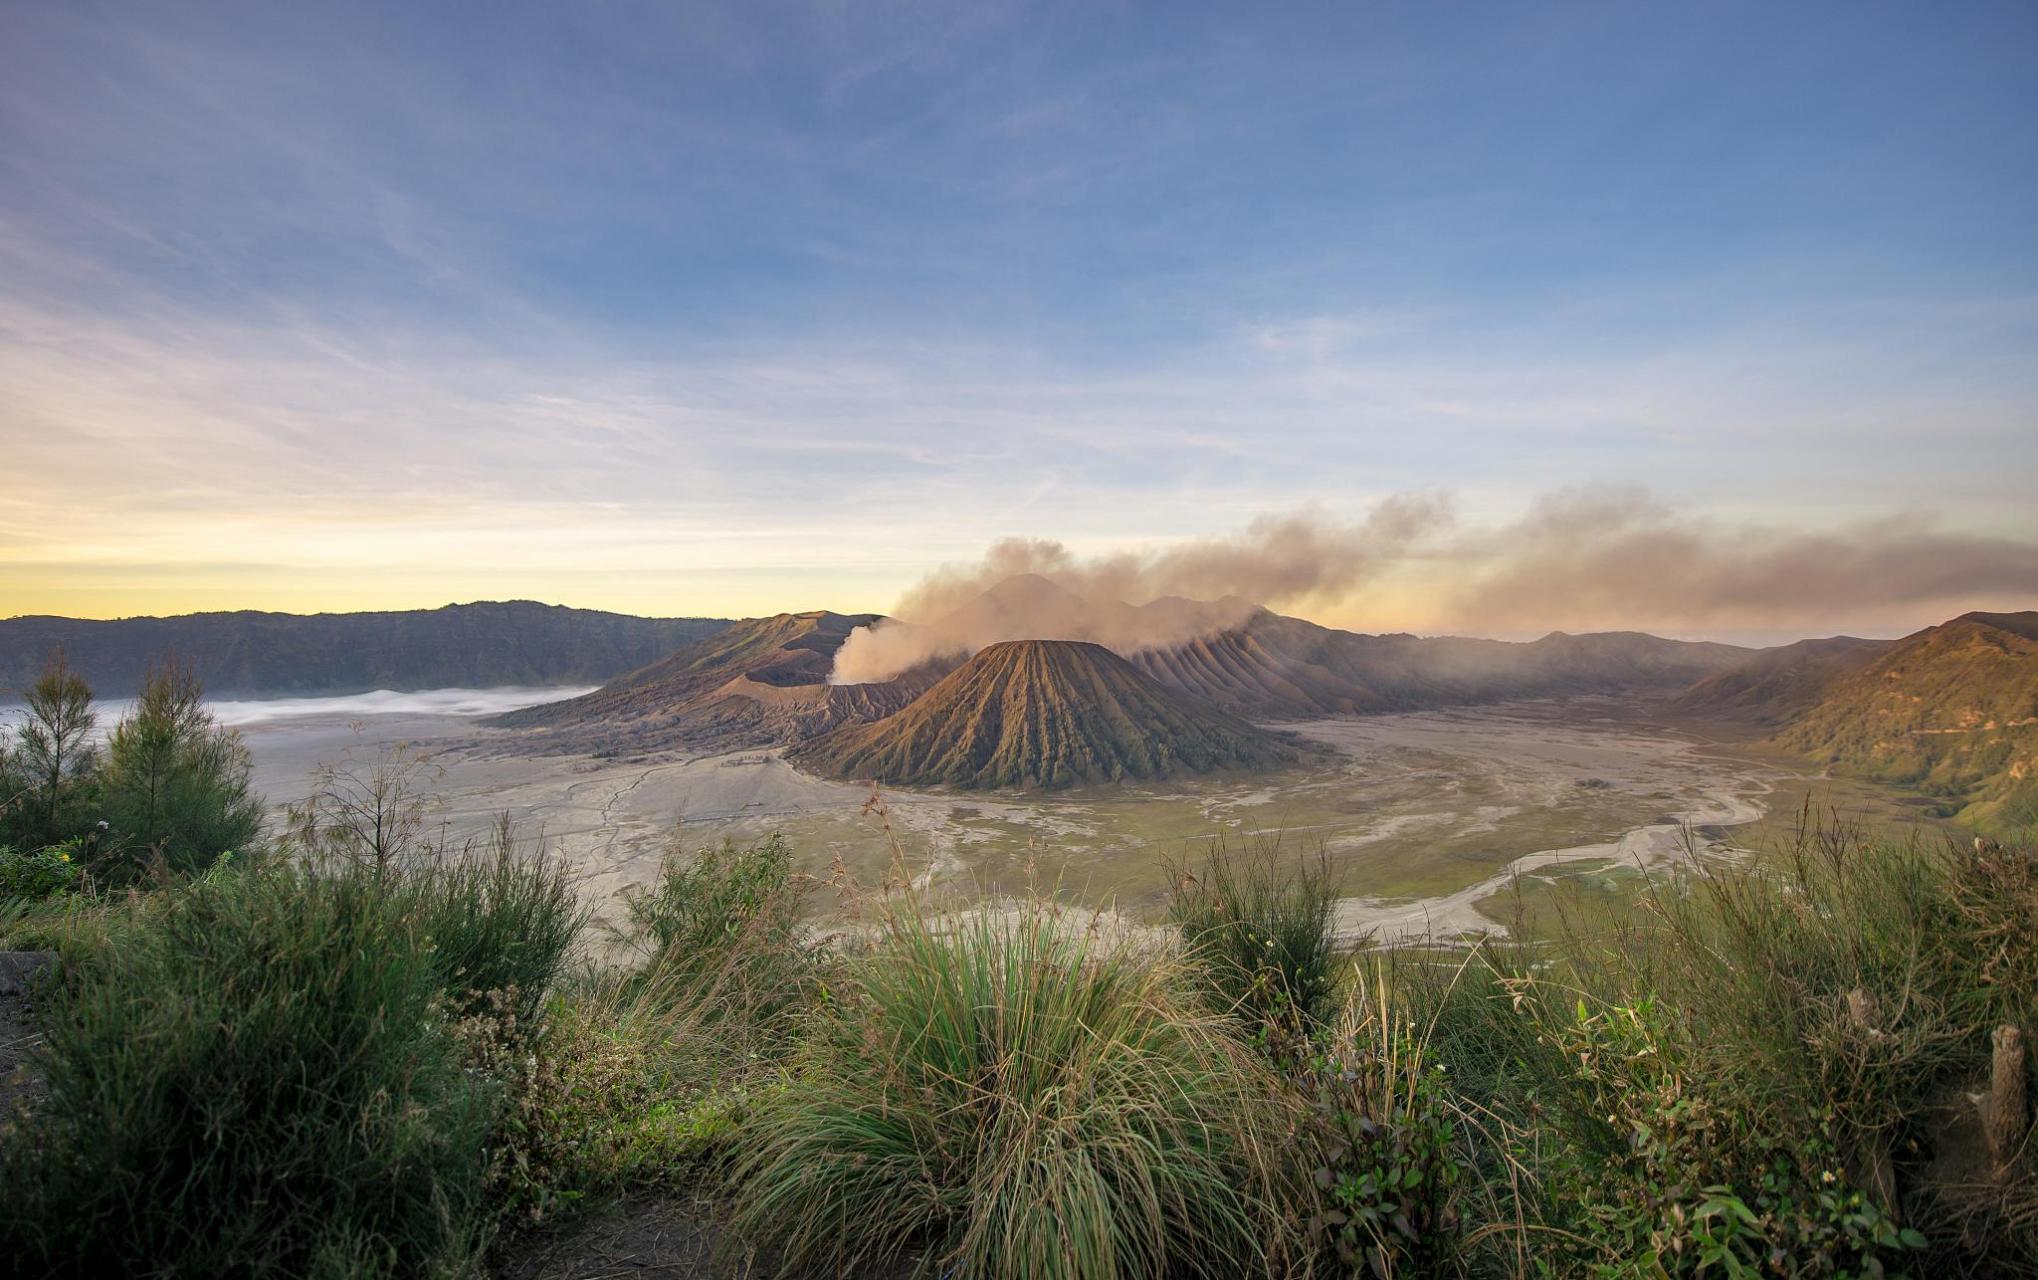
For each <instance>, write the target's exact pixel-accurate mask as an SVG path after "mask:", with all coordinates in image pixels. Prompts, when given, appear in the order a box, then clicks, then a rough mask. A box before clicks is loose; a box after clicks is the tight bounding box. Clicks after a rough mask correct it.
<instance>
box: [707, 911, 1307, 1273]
mask: <svg viewBox="0 0 2038 1280" xmlns="http://www.w3.org/2000/svg"><path fill="white" fill-rule="evenodd" d="M1168 976H1169V975H1168V970H1167V968H1166V966H1165V965H1162V964H1158V963H1156V957H1155V956H1153V955H1150V954H1143V953H1140V952H1138V951H1135V950H1133V949H1130V948H1129V946H1128V945H1126V944H1123V943H1116V942H1111V941H1107V940H1106V939H1104V938H1103V937H1101V936H1099V935H1098V934H1097V933H1096V932H1095V931H1094V930H1091V931H1083V930H1079V929H1077V928H1074V927H1072V926H1071V925H1070V924H1068V923H1066V922H1064V921H1062V920H1060V919H1058V918H1057V916H1056V913H1054V912H1053V911H1052V910H1051V909H1048V908H1044V907H1041V906H1037V905H1036V906H1032V907H1028V908H1026V909H1023V910H1021V911H1019V912H1018V913H1017V914H1016V915H999V914H996V913H993V912H989V911H985V912H979V913H974V914H970V915H967V916H965V917H962V918H960V919H956V920H951V921H943V922H939V923H937V922H935V921H933V920H930V919H927V918H925V917H923V916H922V915H920V914H918V913H917V912H912V911H908V912H904V913H901V914H898V915H896V916H894V917H893V918H892V919H891V920H890V921H889V922H888V925H887V927H886V930H885V933H884V936H883V937H882V938H881V939H880V940H879V941H878V942H876V943H875V945H874V946H873V947H872V948H871V949H870V950H869V951H867V952H864V953H861V954H858V955H854V956H851V957H849V958H847V959H846V960H845V962H844V964H843V967H842V970H841V972H840V973H839V974H838V975H837V979H838V981H833V982H831V984H830V986H829V988H828V996H827V999H826V1001H825V1003H824V1005H823V1008H822V1010H821V1012H820V1013H819V1015H818V1016H817V1020H816V1023H815V1025H814V1026H813V1027H812V1028H811V1038H810V1039H809V1040H808V1041H807V1043H806V1044H805V1046H804V1047H803V1048H802V1050H801V1051H800V1053H799V1055H798V1057H797V1059H796V1062H795V1069H794V1070H793V1072H792V1073H791V1075H790V1077H789V1079H788V1081H787V1084H786V1086H785V1088H784V1089H782V1090H780V1091H778V1092H776V1093H774V1094H771V1095H769V1096H768V1097H766V1098H763V1099H761V1100H760V1101H759V1102H758V1104H757V1109H756V1113H755V1115H754V1116H753V1118H752V1121H751V1124H750V1127H749V1132H748V1134H747V1136H746V1137H745V1139H744V1143H743V1145H744V1148H745V1150H746V1151H747V1152H748V1153H749V1154H748V1156H747V1158H745V1160H744V1161H743V1163H742V1165H741V1167H740V1169H739V1170H738V1175H737V1198H738V1205H739V1218H740V1221H741V1223H742V1225H743V1226H744V1227H745V1228H746V1229H747V1230H748V1231H749V1232H751V1233H752V1234H753V1235H754V1236H755V1237H756V1238H759V1239H771V1240H773V1241H774V1242H777V1243H778V1244H780V1245H782V1246H783V1248H784V1250H785V1253H786V1260H787V1263H788V1265H789V1266H792V1267H797V1266H801V1265H814V1266H819V1267H827V1268H830V1269H833V1270H835V1271H837V1272H840V1271H845V1270H853V1269H856V1268H858V1267H860V1266H864V1265H885V1264H890V1263H894V1262H896V1261H898V1260H900V1259H902V1258H905V1257H906V1256H908V1255H909V1254H914V1253H923V1254H924V1256H925V1258H926V1262H927V1265H928V1267H929V1268H930V1269H936V1270H938V1271H939V1272H940V1273H941V1274H944V1275H952V1276H981V1277H988V1276H998V1277H1055V1276H1114V1275H1117V1276H1158V1275H1162V1274H1170V1275H1174V1274H1180V1275H1216V1274H1247V1273H1257V1272H1261V1271H1264V1270H1265V1269H1266V1268H1268V1267H1269V1266H1270V1265H1272V1264H1273V1263H1274V1262H1275V1261H1276V1260H1277V1259H1278V1258H1279V1257H1280V1255H1281V1253H1282V1250H1283V1247H1284V1246H1283V1240H1284V1233H1283V1228H1282V1223H1281V1221H1280V1213H1279V1209H1278V1201H1279V1200H1280V1198H1281V1196H1280V1194H1279V1187H1278V1181H1277V1180H1278V1173H1277V1170H1276V1166H1277V1164H1278V1157H1277V1151H1278V1148H1279V1146H1280V1144H1281V1142H1282V1141H1283V1139H1284V1138H1285V1137H1286V1136H1287V1134H1288V1133H1289V1132H1290V1131H1291V1125H1292V1122H1293V1113H1292V1112H1291V1111H1290V1110H1289V1109H1288V1108H1287V1106H1286V1104H1285V1103H1284V1102H1283V1100H1282V1098H1281V1094H1280V1090H1279V1089H1278V1087H1277V1086H1276V1084H1275V1082H1274V1081H1273V1079H1272V1077H1271V1075H1270V1074H1269V1072H1268V1071H1267V1069H1266V1068H1265V1067H1264V1066H1263V1065H1262V1064H1261V1062H1260V1061H1259V1060H1258V1058H1257V1057H1256V1056H1255V1055H1254V1054H1253V1053H1252V1052H1251V1051H1250V1050H1249V1049H1248V1048H1247V1047H1246V1046H1245V1045H1244V1044H1243V1043H1242V1041H1241V1040H1240V1039H1239V1038H1238V1037H1237V1035H1236V1034H1235V1032H1234V1031H1233V1029H1232V1026H1231V1024H1230V1022H1229V1020H1228V1019H1224V1018H1222V1017H1212V1016H1211V1015H1206V1014H1202V1013H1199V1012H1197V1011H1196V1010H1195V1009H1194V1008H1193V1007H1186V1006H1184V1005H1183V1004H1182V1003H1181V1002H1180V1001H1179V1000H1178V999H1177V998H1176V996H1175V994H1174V993H1173V992H1171V991H1170V990H1169V989H1168V986H1167V978H1168Z"/></svg>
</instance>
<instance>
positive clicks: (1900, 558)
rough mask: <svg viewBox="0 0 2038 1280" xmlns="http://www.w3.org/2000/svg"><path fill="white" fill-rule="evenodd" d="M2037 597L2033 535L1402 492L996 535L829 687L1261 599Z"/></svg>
mask: <svg viewBox="0 0 2038 1280" xmlns="http://www.w3.org/2000/svg"><path fill="white" fill-rule="evenodd" d="M2034 604H2038V540H2034V539H2031V538H2019V537H2009V536H1991V535H1984V534H1974V533H1965V532H1958V531H1952V530H1946V529H1942V528H1940V527H1939V526H1938V524H1937V523H1936V521H1934V520H1933V519H1932V518H1931V517H1930V516H1929V515H1923V514H1908V515H1903V516H1900V517H1896V518H1892V519H1886V520H1881V521H1876V522H1873V523H1864V524H1861V525H1858V526H1855V527H1853V528H1848V529H1842V530H1839V531H1822V532H1807V531H1802V530H1785V529H1778V528H1773V527H1767V526H1762V525H1758V524H1749V523H1740V524H1737V523H1732V522H1725V521H1718V520H1708V519H1704V518H1701V517H1696V516H1692V515H1688V514H1685V513H1681V512H1678V511H1676V510H1675V509H1673V508H1670V507H1668V506H1666V505H1665V504H1663V503H1661V502H1659V501H1657V500H1655V499H1653V498H1652V497H1651V496H1650V495H1649V494H1648V493H1646V492H1644V491H1640V490H1579V491H1567V492H1562V493H1557V494H1552V495H1549V496H1546V497H1544V498H1543V499H1541V500H1540V501H1538V502H1537V503H1536V504H1535V505H1534V507H1533V508H1532V509H1531V510H1530V511H1529V513H1528V514H1527V515H1525V516H1524V517H1522V518H1521V519H1519V520H1516V521H1512V522H1509V523H1507V524H1504V525H1501V526H1497V527H1489V528H1467V527H1465V526H1463V525H1462V524H1461V523H1460V521H1459V520H1458V519H1457V517H1456V514H1455V511H1454V508H1453V505H1452V503H1451V502H1450V501H1449V500H1448V499H1445V498H1441V497H1437V496H1433V495H1398V496H1395V497H1392V498H1388V499H1386V500H1384V501H1382V502H1380V503H1378V504H1376V505H1375V506H1374V507H1373V508H1372V509H1371V510H1370V511H1369V512H1367V514H1366V515H1365V516H1364V517H1363V518H1361V519H1359V520H1356V521H1338V520H1335V519H1332V518H1329V517H1327V516H1324V515H1322V514H1320V513H1314V512H1301V513H1292V514H1285V515H1268V516H1262V517H1260V518H1258V519H1256V520H1254V521H1253V522H1252V523H1251V524H1250V525H1248V526H1247V527H1246V528H1245V529H1244V530H1243V531H1241V532H1240V533H1238V534H1236V535H1233V536H1230V537H1224V538H1210V539H1199V540H1196V541H1193V542H1188V543H1182V544H1176V545H1173V546H1168V547H1164V548H1158V549H1149V550H1139V551H1126V552H1120V553H1115V554H1109V555H1102V556H1080V555H1077V554H1076V553H1074V552H1072V551H1070V550H1069V548H1068V547H1067V546H1065V545H1064V544H1062V543H1060V542H1056V541H1052V540H1046V539H1027V538H1011V539H1006V540H1004V541H1002V542H999V543H997V544H995V545H994V546H992V547H991V549H990V550H989V551H988V552H987V553H986V554H985V556H984V558H983V559H982V560H981V561H978V562H976V563H974V564H967V565H950V566H946V567H944V568H941V569H939V570H936V571H935V572H933V573H931V574H929V575H928V576H927V577H926V578H925V579H923V580H922V581H921V582H920V583H919V584H918V585H916V586H915V587H913V588H912V589H911V590H910V591H908V592H907V593H906V595H905V596H904V597H902V598H901V599H900V601H899V603H898V605H897V607H896V609H895V610H894V614H895V616H896V618H897V621H894V622H890V623H885V624H880V625H879V626H877V627H874V628H867V629H865V630H862V631H858V632H856V633H855V634H853V635H852V636H851V637H850V638H849V641H848V642H847V643H845V644H844V645H843V647H842V651H841V653H840V655H839V656H838V657H837V659H836V664H835V670H834V673H833V678H834V679H835V680H836V681H837V682H838V683H863V682H866V681H875V680H888V679H892V678H894V677H895V676H897V675H899V674H900V673H902V672H904V671H907V670H910V669H911V668H913V667H914V666H917V665H919V664H920V663H923V662H926V661H929V660H933V659H951V660H952V659H958V658H962V657H966V656H968V655H969V654H971V653H974V652H975V651H976V650H978V649H981V648H982V647H984V646H985V645H988V644H991V643H994V642H996V641H999V640H1015V639H1075V640H1094V641H1097V642H1098V643H1101V644H1105V645H1108V646H1109V647H1111V648H1113V649H1116V650H1118V651H1119V652H1121V653H1130V652H1135V651H1137V650H1140V649H1146V648H1157V647H1167V646H1171V645H1175V644H1181V643H1184V642H1186V641H1188V640H1191V639H1194V638H1195V637H1197V636H1200V635H1207V634H1212V633H1215V632H1218V631H1223V630H1226V629H1229V628H1231V627H1235V626H1237V625H1239V624H1240V623H1242V622H1244V621H1245V620H1246V618H1247V617H1249V616H1250V614H1251V613H1252V611H1253V610H1254V609H1255V608H1256V607H1260V606H1265V607H1267V608H1272V609H1276V610H1287V611H1293V612H1298V613H1303V614H1305V615H1310V616H1316V617H1320V618H1336V619H1339V620H1346V619H1350V618H1351V617H1353V616H1356V617H1358V618H1360V619H1363V621H1361V622H1360V623H1359V625H1360V626H1362V627H1369V628H1372V629H1383V628H1384V629H1416V630H1424V631H1432V632H1435V631H1454V632H1460V633H1470V634H1483V635H1503V634H1516V635H1519V634H1531V633H1533V634H1540V633H1542V632H1545V631H1550V630H1566V631H1597V630H1625V629H1634V630H1674V631H1683V632H1703V631H1707V630H1711V631H1722V630H1754V629H1761V630H1767V631H1784V630H1795V631H1796V632H1797V633H1799V634H1805V635H1812V634H1817V635H1830V634H1833V633H1834V632H1836V631H1841V630H1845V629H1847V628H1848V627H1849V626H1862V625H1866V626H1869V627H1871V628H1875V627H1881V628H1885V629H1886V628H1888V627H1890V626H1897V627H1901V628H1905V629H1909V628H1913V627H1917V626H1923V625H1926V624H1928V623H1930V622H1936V621H1941V620H1943V619H1944V618H1945V617H1948V616H1951V615H1952V614H1953V613H1956V612H1960V611H1962V610H1964V609H1969V608H1984V607H1985V608H1994V609H2019V608H2028V607H2032V606H2033V605H2034Z"/></svg>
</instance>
